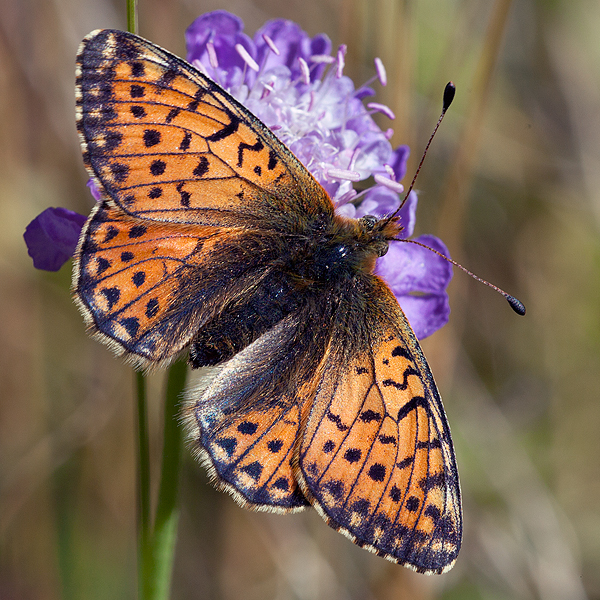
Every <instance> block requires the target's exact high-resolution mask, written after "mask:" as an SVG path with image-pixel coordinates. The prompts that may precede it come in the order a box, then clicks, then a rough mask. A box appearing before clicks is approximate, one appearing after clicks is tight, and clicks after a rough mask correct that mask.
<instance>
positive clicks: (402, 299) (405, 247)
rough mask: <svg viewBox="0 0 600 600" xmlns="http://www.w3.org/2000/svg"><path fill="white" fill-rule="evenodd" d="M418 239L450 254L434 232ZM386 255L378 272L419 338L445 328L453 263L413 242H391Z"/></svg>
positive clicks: (441, 251) (447, 254)
mask: <svg viewBox="0 0 600 600" xmlns="http://www.w3.org/2000/svg"><path fill="white" fill-rule="evenodd" d="M415 241H417V242H420V243H421V244H425V245H426V246H429V247H430V248H433V249H434V250H437V251H438V252H440V253H441V254H443V255H444V256H449V253H448V249H447V248H446V246H445V245H444V243H443V242H442V241H441V240H440V239H438V238H437V237H435V236H433V235H421V236H419V237H418V238H415ZM384 258H385V259H386V260H379V261H378V262H377V268H376V273H377V274H378V275H381V277H383V278H384V279H385V281H386V282H387V284H388V285H389V286H390V288H391V289H392V290H393V292H394V294H395V296H396V298H397V299H398V302H399V303H400V306H401V307H402V310H403V311H404V313H405V314H406V318H407V319H408V321H409V323H410V324H411V327H412V328H413V331H414V332H415V335H416V336H417V338H419V339H423V338H425V337H427V336H429V335H431V334H432V333H434V332H435V331H437V330H438V329H440V327H443V326H444V325H445V324H446V323H447V322H448V317H449V316H450V304H449V302H448V294H447V293H446V288H447V287H448V284H449V283H450V280H451V279H452V265H451V264H450V263H449V262H448V261H446V260H444V259H443V258H441V257H440V256H438V255H437V254H435V253H433V252H431V251H429V250H427V249H426V248H423V247H422V246H417V245H416V244H411V243H410V242H405V243H403V242H397V243H395V244H390V249H389V251H388V253H387V254H386V255H385V257H384Z"/></svg>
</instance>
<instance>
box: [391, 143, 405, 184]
mask: <svg viewBox="0 0 600 600" xmlns="http://www.w3.org/2000/svg"><path fill="white" fill-rule="evenodd" d="M409 156H410V148H409V147H408V146H398V147H397V148H396V149H395V150H394V151H393V152H392V156H391V157H390V161H389V163H388V164H389V165H390V167H392V169H393V170H394V175H396V181H402V179H403V178H404V176H405V175H406V161H407V160H408V157H409Z"/></svg>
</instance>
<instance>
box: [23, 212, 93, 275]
mask: <svg viewBox="0 0 600 600" xmlns="http://www.w3.org/2000/svg"><path fill="white" fill-rule="evenodd" d="M86 219H87V217H85V216H83V215H80V214H79V213H76V212H73V211H72V210H67V209H66V208H47V209H46V210H45V211H44V212H42V213H40V214H39V215H38V216H37V217H36V218H35V219H33V221H31V223H29V225H27V228H26V229H25V233H24V234H23V238H24V239H25V243H26V244H27V252H28V254H29V256H31V258H32V259H33V266H34V267H35V268H36V269H42V270H44V271H58V270H59V269H60V268H61V267H62V266H63V264H64V263H66V262H67V261H68V260H69V259H70V258H71V257H72V256H73V253H74V252H75V248H76V247H77V242H78V241H79V234H80V233H81V228H82V227H83V225H84V223H85V221H86Z"/></svg>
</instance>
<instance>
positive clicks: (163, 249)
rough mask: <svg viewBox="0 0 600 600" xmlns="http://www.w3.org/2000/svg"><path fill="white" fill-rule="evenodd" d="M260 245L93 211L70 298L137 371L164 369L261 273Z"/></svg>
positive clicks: (241, 237)
mask: <svg viewBox="0 0 600 600" xmlns="http://www.w3.org/2000/svg"><path fill="white" fill-rule="evenodd" d="M266 243H267V242H266V241H265V239H263V238H261V237H257V236H256V235H254V234H252V232H248V231H246V230H243V229H241V228H239V227H212V226H202V225H184V224H180V223H161V222H157V221H148V220H140V219H138V218H136V217H132V216H131V215H128V214H126V213H124V212H123V211H122V210H120V209H119V208H117V207H116V206H113V205H112V204H111V203H110V202H102V203H99V204H98V205H97V206H96V207H95V209H94V211H93V212H92V216H91V217H90V219H89V220H88V222H87V223H86V225H85V226H84V229H83V232H82V235H81V239H80V245H79V248H78V251H77V252H76V256H75V263H74V268H73V274H74V275H73V290H74V293H75V298H76V300H77V302H78V304H79V307H80V309H81V311H82V313H83V315H84V317H85V319H86V322H87V324H88V326H89V328H90V329H91V330H92V332H93V333H95V334H96V335H97V336H98V337H99V338H100V339H101V340H102V341H104V342H107V343H108V344H109V345H111V346H112V347H113V350H115V351H116V353H117V354H123V353H126V354H127V355H129V357H130V358H131V359H132V360H133V361H134V362H136V363H137V364H139V365H147V364H148V363H149V362H160V361H166V360H169V359H171V358H173V357H174V356H176V355H177V353H178V352H179V351H180V350H181V349H182V348H183V347H185V346H186V345H187V344H188V343H189V342H190V340H191V339H192V337H193V336H194V334H195V333H196V332H197V331H198V329H199V328H200V327H201V326H202V325H203V324H204V323H205V322H206V321H207V320H209V319H211V318H212V317H214V316H215V315H216V314H219V312H220V311H222V310H223V309H224V307H225V306H226V303H227V302H231V301H233V300H234V299H235V298H237V297H240V296H242V295H243V294H245V293H247V292H248V290H249V289H252V288H253V287H254V286H256V285H257V284H260V281H261V277H262V276H263V275H264V274H265V273H266V272H267V271H268V267H267V266H265V265H264V264H263V261H264V257H265V255H266V251H264V245H265V244H266Z"/></svg>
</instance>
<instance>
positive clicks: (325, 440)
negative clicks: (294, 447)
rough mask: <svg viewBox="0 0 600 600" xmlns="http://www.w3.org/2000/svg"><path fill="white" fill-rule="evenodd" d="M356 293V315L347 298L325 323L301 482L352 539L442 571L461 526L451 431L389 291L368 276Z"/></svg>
mask: <svg viewBox="0 0 600 600" xmlns="http://www.w3.org/2000/svg"><path fill="white" fill-rule="evenodd" d="M364 299H365V300H366V302H361V304H362V305H363V306H364V307H365V313H364V314H363V315H358V314H357V313H355V312H353V311H352V308H351V307H350V306H346V307H345V310H344V309H342V310H341V311H340V313H341V314H342V315H344V317H343V318H342V319H341V320H340V321H339V322H338V323H337V324H335V325H334V326H333V327H334V330H333V333H332V340H331V346H330V352H329V355H328V356H326V359H325V360H326V367H325V370H324V375H323V377H322V379H321V381H320V383H319V385H318V390H317V393H316V395H315V398H314V400H313V403H312V409H311V413H310V417H309V419H308V422H307V426H306V428H305V430H304V432H303V435H302V441H301V444H300V450H299V468H300V471H299V473H298V478H299V480H300V484H301V489H302V490H303V492H304V493H305V495H306V496H307V498H308V499H309V500H310V501H311V502H312V503H313V504H314V505H315V507H316V508H317V509H318V510H319V512H320V513H321V514H322V515H323V517H324V518H325V519H326V520H327V521H328V522H329V523H330V525H331V526H332V527H334V528H337V529H339V530H340V531H342V532H343V533H345V534H347V535H348V536H349V537H350V538H351V539H353V541H355V542H356V543H357V544H359V545H361V546H365V547H368V548H369V549H371V550H373V551H375V552H377V553H378V554H380V555H382V556H385V557H386V558H389V559H391V560H394V561H396V562H399V563H401V564H404V565H406V566H410V567H412V568H414V569H416V570H417V571H420V572H427V573H433V572H435V573H440V572H443V571H445V570H447V569H449V568H450V567H451V566H452V564H453V563H454V560H455V559H456V556H457V554H458V550H459V547H460V539H461V527H462V526H461V509H460V491H459V485H458V473H457V470H456V465H455V462H454V453H453V448H452V440H451V438H450V431H449V428H448V425H447V422H446V417H445V414H444V411H443V407H442V405H441V400H440V398H439V395H438V392H437V389H436V387H435V383H434V382H433V378H432V376H431V373H430V371H429V368H428V366H427V363H426V362H425V359H424V358H423V355H422V353H421V350H420V348H419V345H418V343H417V341H416V339H415V337H414V334H413V333H412V331H411V330H410V328H409V326H408V323H407V321H406V319H405V317H404V315H403V314H402V312H401V310H400V309H399V307H398V306H397V303H396V301H395V299H394V298H393V296H392V294H391V292H390V291H389V290H388V289H387V287H386V286H385V285H384V284H383V283H381V282H379V281H377V280H376V279H375V278H373V284H372V285H371V284H368V285H367V286H366V291H365V296H364ZM357 332H359V334H358V336H357V335H356V334H357ZM360 332H362V333H363V334H364V335H365V339H363V340H361V339H360ZM365 340H368V342H367V343H365Z"/></svg>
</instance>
